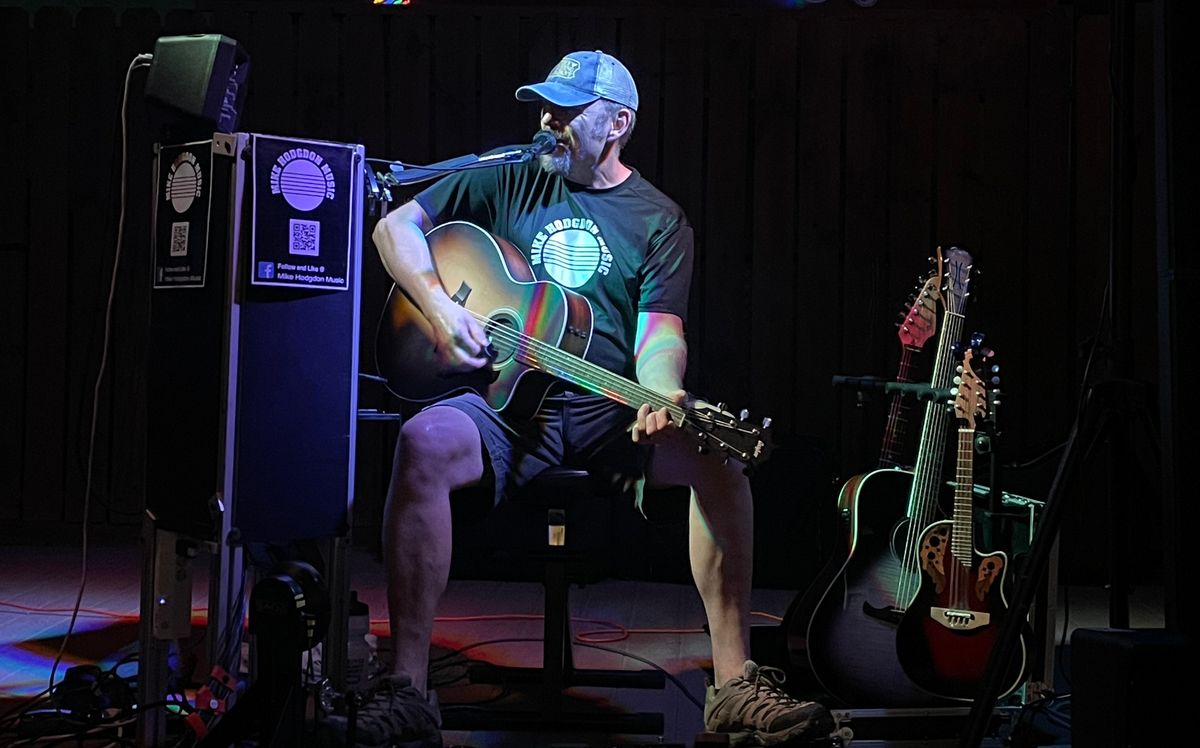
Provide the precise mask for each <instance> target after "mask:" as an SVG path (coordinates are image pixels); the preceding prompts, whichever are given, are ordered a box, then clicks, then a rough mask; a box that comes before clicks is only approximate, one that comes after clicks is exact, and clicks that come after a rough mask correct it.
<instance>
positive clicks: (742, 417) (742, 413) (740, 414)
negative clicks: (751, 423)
mask: <svg viewBox="0 0 1200 748" xmlns="http://www.w3.org/2000/svg"><path fill="white" fill-rule="evenodd" d="M749 417H750V411H748V410H746V409H745V408H742V409H741V410H740V411H738V420H741V421H744V420H746V419H747V418H749Z"/></svg>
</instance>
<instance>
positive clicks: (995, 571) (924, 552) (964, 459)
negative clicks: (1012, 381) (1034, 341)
mask: <svg viewBox="0 0 1200 748" xmlns="http://www.w3.org/2000/svg"><path fill="white" fill-rule="evenodd" d="M982 343H983V339H982V336H974V337H973V338H972V340H971V348H968V349H967V350H966V351H965V352H964V354H963V363H962V367H961V372H960V374H959V376H958V377H956V378H955V380H954V383H955V390H954V414H955V416H956V417H957V419H958V459H957V462H956V467H955V481H954V511H953V512H952V513H951V518H950V519H948V520H944V521H941V522H935V523H933V524H932V525H930V526H929V527H928V528H926V530H925V532H924V533H923V534H922V536H921V540H920V542H919V545H918V553H917V557H918V558H919V560H920V565H921V588H920V590H918V592H917V597H916V599H915V600H913V602H912V604H911V605H909V607H908V610H906V611H904V616H903V618H902V619H901V620H900V628H899V631H898V632H897V635H896V637H897V647H898V652H899V656H900V664H901V665H902V666H903V667H904V672H906V673H908V675H909V677H910V678H912V680H913V682H914V683H916V684H917V685H918V686H920V687H921V688H923V689H925V690H926V691H929V692H930V693H935V694H938V695H939V696H944V697H946V698H950V699H958V700H961V701H971V700H973V699H974V698H976V697H977V696H978V695H979V694H980V693H981V692H982V691H983V687H984V685H985V682H984V678H985V677H986V675H987V666H988V658H989V657H991V654H992V650H993V649H994V648H995V644H996V640H997V638H998V637H999V634H1000V628H1001V626H1002V625H1003V623H1004V618H1005V616H1006V615H1008V603H1007V602H1006V601H1005V599H1004V571H1005V567H1006V566H1007V564H1008V556H1007V555H1005V554H1004V552H1003V551H996V552H994V553H988V554H984V553H980V552H979V551H976V550H975V518H974V498H975V429H976V426H977V423H976V421H983V420H984V419H985V418H986V417H987V414H988V410H989V409H988V390H987V385H986V384H985V383H984V381H983V380H982V379H981V378H980V377H979V376H978V374H977V373H976V371H975V369H976V368H977V367H980V366H983V365H985V364H986V362H987V359H989V358H991V355H992V352H991V350H989V349H987V348H982V347H981V345H982ZM980 425H981V424H980ZM1027 636H1028V633H1027V632H1023V633H1022V636H1021V638H1020V639H1019V648H1018V649H1017V650H1016V653H1017V656H1015V657H1014V658H1013V659H1012V661H1011V662H1009V663H1007V667H1006V668H1005V672H1004V676H1003V678H1004V679H1003V682H1002V692H1001V693H1000V696H1001V697H1003V696H1006V695H1008V694H1010V693H1012V692H1013V691H1014V690H1016V688H1017V686H1019V685H1020V683H1021V678H1022V676H1023V675H1024V673H1025V652H1026V646H1025V637H1027Z"/></svg>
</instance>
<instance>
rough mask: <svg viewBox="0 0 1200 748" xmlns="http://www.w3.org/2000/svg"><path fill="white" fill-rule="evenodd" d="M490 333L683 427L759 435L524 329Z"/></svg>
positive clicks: (607, 393) (588, 384)
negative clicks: (685, 406)
mask: <svg viewBox="0 0 1200 748" xmlns="http://www.w3.org/2000/svg"><path fill="white" fill-rule="evenodd" d="M467 311H468V312H470V313H471V315H472V316H474V317H475V318H476V319H478V320H479V321H481V322H483V323H485V324H488V323H491V322H492V320H491V319H490V318H489V317H486V316H484V315H481V314H479V313H477V312H474V311H472V310H469V309H468V310H467ZM488 334H489V335H490V336H491V337H493V338H496V339H499V340H502V341H504V342H508V343H512V344H513V346H514V355H516V356H518V357H519V356H520V355H521V353H522V351H524V355H525V356H526V358H527V359H529V360H530V361H531V362H532V363H534V364H536V365H538V366H545V367H547V368H552V369H553V371H550V372H548V373H551V374H555V375H557V376H563V375H566V376H564V378H567V379H569V380H570V381H572V382H574V383H575V384H579V385H582V386H584V387H586V388H588V389H592V390H593V391H596V394H600V395H604V396H606V397H609V398H611V399H613V400H617V401H618V402H621V403H622V404H624V405H629V406H632V402H631V399H630V398H629V397H621V395H623V394H625V393H623V392H622V390H625V391H626V392H628V393H630V394H633V395H635V396H636V397H637V398H640V399H641V400H642V402H645V403H648V404H650V406H651V407H652V408H654V409H655V410H658V409H661V408H666V409H667V412H668V413H670V414H671V416H672V418H674V419H675V421H676V422H677V423H678V424H679V425H680V426H683V425H685V424H687V423H688V422H689V421H692V422H698V423H704V424H708V425H709V426H710V427H711V426H724V427H725V428H726V429H727V430H732V431H734V432H736V433H739V434H747V435H750V436H755V437H757V434H756V433H755V430H753V429H751V428H747V427H745V426H744V425H742V424H741V423H740V422H738V423H736V424H734V425H731V424H730V423H729V420H731V419H727V420H725V421H720V420H718V419H717V418H716V417H715V416H713V415H712V414H710V413H707V412H704V411H699V410H694V409H693V410H691V411H685V410H684V409H683V408H681V407H680V406H679V405H677V404H676V403H675V402H674V401H672V400H670V399H669V398H667V397H664V396H663V395H661V394H659V393H657V392H655V391H654V390H651V389H648V388H646V387H644V386H642V385H640V384H637V383H636V382H632V381H630V380H628V379H626V378H624V377H620V376H618V375H616V374H613V373H611V372H609V371H608V370H607V369H604V368H602V367H600V366H597V365H595V364H593V363H591V362H589V361H586V360H584V359H581V358H579V357H578V356H575V355H573V354H571V353H568V352H566V351H563V350H561V349H559V348H557V347H555V346H553V345H550V344H548V343H546V342H544V341H542V340H540V339H539V338H536V337H533V336H531V335H526V334H525V333H524V332H521V331H520V330H517V329H515V328H510V327H507V326H505V325H499V324H498V325H492V326H491V327H490V329H489V330H488ZM593 380H595V381H593ZM702 430H703V432H704V433H705V434H706V435H707V436H708V438H711V439H713V440H714V441H715V442H717V443H718V444H720V445H721V446H723V447H727V448H729V449H731V450H733V451H735V452H737V453H739V454H745V450H741V449H738V448H736V447H734V446H733V445H730V444H727V443H726V442H725V441H724V440H722V439H720V437H717V436H714V435H713V434H712V433H711V432H710V431H709V430H708V429H702Z"/></svg>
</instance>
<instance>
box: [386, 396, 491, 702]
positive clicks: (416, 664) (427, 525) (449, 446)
mask: <svg viewBox="0 0 1200 748" xmlns="http://www.w3.org/2000/svg"><path fill="white" fill-rule="evenodd" d="M482 477H483V450H482V448H481V447H480V437H479V430H478V428H476V426H475V423H474V422H473V421H472V420H471V419H470V417H468V416H467V415H466V414H465V413H463V412H462V411H460V410H457V409H455V408H451V407H433V408H428V409H426V410H423V411H421V412H420V413H418V414H417V415H415V416H413V418H411V419H410V420H408V421H407V422H405V423H404V425H403V426H402V427H401V429H400V437H399V438H398V439H397V440H396V455H395V459H394V462H393V464H392V481H391V486H390V488H389V489H388V496H387V504H386V507H385V509H384V520H383V547H384V564H385V570H386V573H387V599H388V617H389V619H390V621H391V627H392V651H393V652H394V655H395V661H394V664H393V673H396V674H400V673H406V674H407V675H408V676H409V677H411V678H412V684H413V686H414V687H415V688H416V689H417V690H418V691H421V692H424V691H425V689H426V678H427V675H428V671H429V642H430V639H431V637H432V636H433V618H434V614H435V613H436V611H437V605H438V601H439V600H440V599H441V596H442V593H443V592H444V591H445V589H446V583H447V580H448V579H449V576H450V553H451V520H450V492H451V491H453V490H455V489H458V488H462V487H464V486H468V485H471V484H474V483H477V482H478V481H479V480H480V479H481V478H482Z"/></svg>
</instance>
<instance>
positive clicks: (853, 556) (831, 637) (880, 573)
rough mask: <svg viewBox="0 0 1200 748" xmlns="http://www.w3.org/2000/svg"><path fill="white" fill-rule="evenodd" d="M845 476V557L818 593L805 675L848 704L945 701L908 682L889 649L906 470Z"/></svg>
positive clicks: (899, 604)
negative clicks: (849, 480) (809, 674)
mask: <svg viewBox="0 0 1200 748" xmlns="http://www.w3.org/2000/svg"><path fill="white" fill-rule="evenodd" d="M852 480H853V481H854V484H853V485H852V486H850V489H851V491H850V492H849V493H846V492H844V495H843V500H842V503H843V507H842V509H843V515H844V516H845V517H846V519H847V522H848V526H849V528H848V529H849V535H848V537H849V545H848V549H847V554H846V557H845V561H844V562H843V564H842V566H841V568H840V570H839V571H838V573H837V574H836V575H835V576H834V577H833V579H832V581H831V582H830V584H829V585H828V587H826V589H825V590H824V591H823V593H822V594H821V595H820V596H819V599H818V600H817V602H816V604H815V608H814V610H813V613H812V616H811V618H810V619H809V624H808V631H807V635H806V637H805V642H804V646H805V648H806V649H807V652H808V660H809V665H810V667H811V668H812V671H813V675H814V676H815V677H816V678H817V680H818V681H819V682H820V684H821V686H822V687H823V688H824V689H825V690H826V691H828V692H829V693H830V695H832V696H833V697H835V698H836V699H838V700H839V701H841V702H843V703H845V704H846V705H849V706H854V707H928V706H938V705H943V706H944V705H947V704H948V703H949V702H947V701H945V700H944V699H941V698H939V697H937V696H935V695H933V694H930V693H928V692H926V691H923V690H922V689H920V688H919V687H918V686H917V685H916V684H915V683H913V681H912V679H911V678H909V676H908V674H907V673H906V672H905V671H904V668H903V667H902V666H901V664H900V659H899V656H898V654H897V647H896V644H897V641H896V630H897V627H898V625H899V623H900V620H901V614H902V610H901V609H902V608H903V607H904V605H905V604H906V603H907V602H909V601H898V600H896V599H895V594H896V590H897V588H898V586H899V584H900V581H901V575H902V574H905V573H907V572H905V571H904V565H903V563H902V559H901V555H902V553H903V545H904V540H905V538H906V536H907V534H908V520H907V515H906V503H907V499H908V495H909V490H910V488H911V486H912V481H913V474H912V473H911V472H908V471H905V470H892V469H887V470H876V471H874V472H871V473H867V474H866V475H864V476H861V477H858V478H855V479H852ZM897 517H901V518H904V519H901V520H900V521H899V522H897V519H896V518H897ZM916 588H917V580H915V579H913V580H912V589H914V590H915V589H916Z"/></svg>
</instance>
